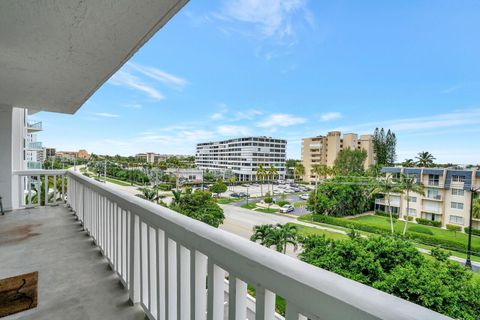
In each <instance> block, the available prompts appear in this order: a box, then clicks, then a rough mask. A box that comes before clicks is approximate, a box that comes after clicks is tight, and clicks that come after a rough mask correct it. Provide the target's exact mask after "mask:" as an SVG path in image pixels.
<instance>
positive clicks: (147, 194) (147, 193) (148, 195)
mask: <svg viewBox="0 0 480 320" xmlns="http://www.w3.org/2000/svg"><path fill="white" fill-rule="evenodd" d="M140 191H141V192H142V193H139V194H136V196H137V197H139V198H142V199H145V200H148V201H150V202H157V204H158V200H160V199H161V196H159V195H158V193H157V190H153V189H149V188H141V189H140Z"/></svg>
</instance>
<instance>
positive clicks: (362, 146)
mask: <svg viewBox="0 0 480 320" xmlns="http://www.w3.org/2000/svg"><path fill="white" fill-rule="evenodd" d="M343 149H353V150H365V151H367V159H366V160H365V169H367V168H368V167H369V166H370V165H372V164H374V163H375V155H374V152H373V135H370V134H367V135H361V136H360V138H359V137H358V134H356V133H345V134H343V136H342V133H341V132H340V131H331V132H329V133H328V134H327V135H326V136H317V137H312V138H304V139H302V163H303V166H304V167H305V175H304V181H306V182H310V183H312V182H314V181H315V175H314V174H312V167H313V166H314V165H315V164H324V165H327V166H329V167H332V166H333V165H334V163H335V159H336V158H337V155H338V153H339V152H340V150H343Z"/></svg>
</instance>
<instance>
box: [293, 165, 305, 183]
mask: <svg viewBox="0 0 480 320" xmlns="http://www.w3.org/2000/svg"><path fill="white" fill-rule="evenodd" d="M304 175H305V167H304V166H303V164H301V163H297V165H296V166H295V169H294V170H293V177H294V179H295V177H297V178H298V177H303V176H304ZM302 180H303V179H302Z"/></svg>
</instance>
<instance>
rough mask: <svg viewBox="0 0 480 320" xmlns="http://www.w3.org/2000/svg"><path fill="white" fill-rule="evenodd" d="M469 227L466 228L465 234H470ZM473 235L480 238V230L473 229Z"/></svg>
mask: <svg viewBox="0 0 480 320" xmlns="http://www.w3.org/2000/svg"><path fill="white" fill-rule="evenodd" d="M469 229H470V228H469V227H465V228H464V229H463V230H465V233H468V230H469ZM472 234H473V235H476V236H480V229H472Z"/></svg>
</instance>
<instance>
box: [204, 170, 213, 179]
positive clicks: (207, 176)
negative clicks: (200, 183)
mask: <svg viewBox="0 0 480 320" xmlns="http://www.w3.org/2000/svg"><path fill="white" fill-rule="evenodd" d="M203 180H204V181H205V182H213V181H215V174H214V173H213V171H210V170H208V169H207V170H205V172H204V173H203Z"/></svg>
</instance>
